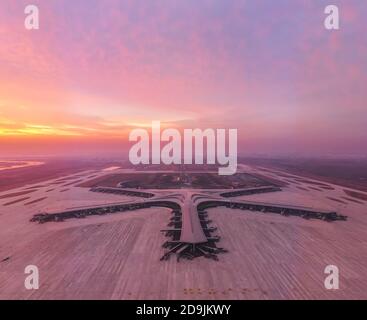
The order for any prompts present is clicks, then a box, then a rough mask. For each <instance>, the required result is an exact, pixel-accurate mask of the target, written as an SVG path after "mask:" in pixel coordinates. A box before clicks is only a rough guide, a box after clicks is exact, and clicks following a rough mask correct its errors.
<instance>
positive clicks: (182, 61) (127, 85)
mask: <svg viewBox="0 0 367 320" xmlns="http://www.w3.org/2000/svg"><path fill="white" fill-rule="evenodd" d="M33 3H34V4H36V5H38V7H39V9H40V30H37V31H28V30H26V29H25V28H24V17H25V15H24V13H23V11H24V8H25V6H26V5H27V4H29V1H23V0H18V1H13V0H3V1H2V2H1V5H0V41H1V45H0V83H1V85H0V146H1V156H7V155H11V154H29V155H31V154H60V153H61V154H64V153H65V152H73V153H75V154H77V153H93V154H98V153H100V152H101V151H106V150H109V151H116V150H120V149H121V150H123V149H124V148H126V147H127V146H128V144H127V136H128V133H129V131H130V130H131V129H132V128H135V127H139V126H147V125H149V124H150V123H151V121H153V120H160V121H161V122H166V123H167V124H166V125H167V126H175V127H180V128H196V127H199V128H203V129H204V128H207V127H210V128H237V129H238V133H239V143H240V147H239V151H240V152H241V153H243V154H258V153H261V154H270V155H271V154H300V155H329V154H338V155H351V154H359V155H366V149H367V148H366V147H367V106H366V102H367V90H366V83H367V38H366V34H365V30H367V21H366V19H365V18H364V17H365V16H366V15H367V4H366V3H365V2H364V1H359V0H349V1H337V0H335V1H333V4H336V5H338V6H339V8H340V14H341V29H340V30H338V31H332V32H330V31H327V30H326V29H325V28H324V27H323V20H324V18H325V15H324V13H323V11H324V8H325V6H326V5H327V4H329V2H328V1H307V0H279V1H271V0H256V1H255V0H248V1H240V0H237V1H219V0H217V1H215V0H210V1H208V0H200V1H194V0H177V1H170V0H157V1H139V0H133V1H132V0H131V1H126V0H125V1H123V0H109V1H101V0H90V1H84V0H76V1H72V2H71V1H67V0H53V1H48V0H38V1H33Z"/></svg>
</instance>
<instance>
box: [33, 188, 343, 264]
mask: <svg viewBox="0 0 367 320" xmlns="http://www.w3.org/2000/svg"><path fill="white" fill-rule="evenodd" d="M281 190H282V189H281V188H280V187H276V186H265V187H256V188H246V189H238V190H232V191H227V192H223V190H221V191H218V190H217V191H215V190H210V191H207V190H201V191H192V190H181V189H180V190H173V191H163V190H162V191H156V190H147V191H140V190H130V189H124V188H121V187H120V185H118V187H115V188H113V187H94V188H91V189H90V191H92V192H101V193H110V194H116V195H128V196H134V197H137V198H140V199H139V200H137V201H133V202H129V203H126V202H124V203H117V204H116V203H114V204H107V205H106V204H105V205H100V206H93V207H86V208H82V209H76V210H70V211H64V212H59V213H52V214H50V213H42V214H37V215H35V216H34V217H33V218H32V219H31V221H33V222H39V223H46V222H51V221H54V222H60V221H64V220H66V219H73V218H85V217H88V216H93V215H107V214H113V213H120V212H124V211H135V210H138V209H143V208H151V207H165V208H170V209H172V217H171V219H170V222H169V223H168V226H167V229H164V230H161V231H162V232H163V233H164V234H165V236H166V237H168V238H170V239H169V240H168V241H166V242H165V243H164V244H163V248H165V249H166V251H165V253H164V255H163V256H162V257H161V260H167V259H169V258H170V256H171V255H176V256H177V260H179V259H180V258H186V259H190V260H191V259H194V258H196V257H201V256H204V257H206V258H211V259H214V260H218V257H217V255H218V254H219V253H224V252H226V250H225V249H224V248H220V247H218V246H217V243H218V242H219V241H220V236H218V235H215V233H216V231H217V228H216V227H213V226H211V223H212V221H211V220H209V219H208V213H207V212H206V210H207V209H209V208H215V207H226V208H230V209H240V210H249V211H255V212H260V213H269V214H280V215H283V216H298V217H301V218H304V219H321V220H324V221H328V222H331V221H336V220H346V216H342V215H338V214H337V213H336V212H329V211H325V210H314V209H309V208H305V207H298V206H288V205H279V204H271V203H265V202H255V201H246V200H242V199H241V200H239V199H233V198H235V197H238V196H245V195H252V194H258V193H267V192H279V191H281Z"/></svg>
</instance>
